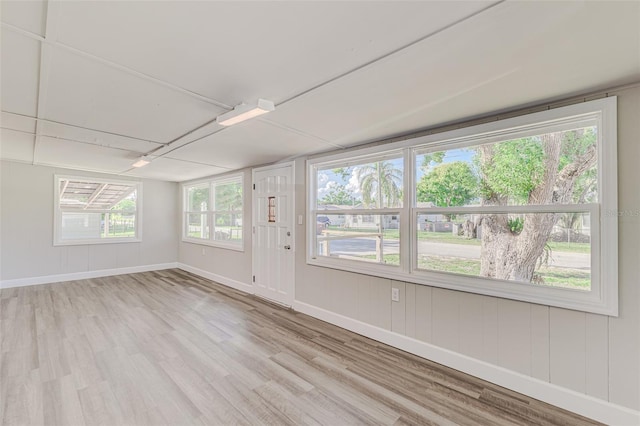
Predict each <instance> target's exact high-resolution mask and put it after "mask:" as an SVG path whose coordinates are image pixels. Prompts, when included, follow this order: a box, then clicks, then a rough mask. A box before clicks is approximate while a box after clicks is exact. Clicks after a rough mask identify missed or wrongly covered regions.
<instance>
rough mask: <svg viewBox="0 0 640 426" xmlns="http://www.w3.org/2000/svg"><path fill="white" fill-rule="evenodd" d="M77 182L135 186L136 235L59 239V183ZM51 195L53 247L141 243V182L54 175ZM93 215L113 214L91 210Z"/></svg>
mask: <svg viewBox="0 0 640 426" xmlns="http://www.w3.org/2000/svg"><path fill="white" fill-rule="evenodd" d="M65 179H69V180H77V181H86V182H95V183H116V184H117V183H120V184H126V185H131V184H135V186H136V211H135V214H136V215H135V216H136V222H135V223H136V233H135V236H133V237H119V238H90V239H80V240H63V239H62V238H61V237H62V235H61V229H60V227H61V226H62V211H63V209H61V208H60V181H61V180H65ZM53 185H54V186H53V193H54V203H55V204H54V206H53V245H54V246H78V245H86V244H121V243H139V242H141V241H142V182H141V181H138V180H123V179H104V178H94V177H91V176H79V175H58V174H56V175H54V177H53ZM92 212H95V213H113V211H112V210H92Z"/></svg>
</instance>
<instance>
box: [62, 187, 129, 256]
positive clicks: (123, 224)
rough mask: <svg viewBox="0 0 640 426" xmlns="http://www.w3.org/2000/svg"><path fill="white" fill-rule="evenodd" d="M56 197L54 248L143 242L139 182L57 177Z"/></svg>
mask: <svg viewBox="0 0 640 426" xmlns="http://www.w3.org/2000/svg"><path fill="white" fill-rule="evenodd" d="M55 194H56V197H55V227H54V244H55V245H70V244H99V243H118V242H134V241H140V235H141V229H140V228H141V226H140V222H141V214H140V210H139V207H138V206H139V204H140V199H141V197H142V184H141V183H140V182H135V181H116V180H103V179H95V178H90V177H81V176H56V177H55Z"/></svg>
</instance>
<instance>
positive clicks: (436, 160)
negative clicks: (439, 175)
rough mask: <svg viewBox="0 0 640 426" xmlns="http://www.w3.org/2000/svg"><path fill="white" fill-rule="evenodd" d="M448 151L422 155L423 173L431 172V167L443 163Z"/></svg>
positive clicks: (421, 166)
mask: <svg viewBox="0 0 640 426" xmlns="http://www.w3.org/2000/svg"><path fill="white" fill-rule="evenodd" d="M445 155H446V151H438V152H430V153H428V154H424V155H423V157H422V164H421V165H420V168H421V169H422V172H423V173H425V174H426V173H429V169H430V168H431V167H432V166H433V165H435V164H442V161H443V160H444V156H445Z"/></svg>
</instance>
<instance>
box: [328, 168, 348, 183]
mask: <svg viewBox="0 0 640 426" xmlns="http://www.w3.org/2000/svg"><path fill="white" fill-rule="evenodd" d="M332 172H333V173H335V174H336V175H338V176H340V177H341V178H342V180H347V179H349V176H350V175H351V167H338V168H337V169H333V170H332Z"/></svg>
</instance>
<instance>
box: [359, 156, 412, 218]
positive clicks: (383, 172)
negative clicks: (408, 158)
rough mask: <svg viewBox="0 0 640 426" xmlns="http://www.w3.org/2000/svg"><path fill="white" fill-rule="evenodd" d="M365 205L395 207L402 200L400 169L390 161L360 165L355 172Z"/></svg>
mask: <svg viewBox="0 0 640 426" xmlns="http://www.w3.org/2000/svg"><path fill="white" fill-rule="evenodd" d="M356 177H357V178H358V183H359V184H360V191H361V192H362V201H363V204H364V205H365V207H378V208H380V207H396V206H398V205H400V204H401V201H402V170H401V169H398V168H396V167H395V166H394V165H393V163H391V162H390V161H378V162H375V163H371V164H365V165H363V166H360V168H358V170H357V172H356Z"/></svg>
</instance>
